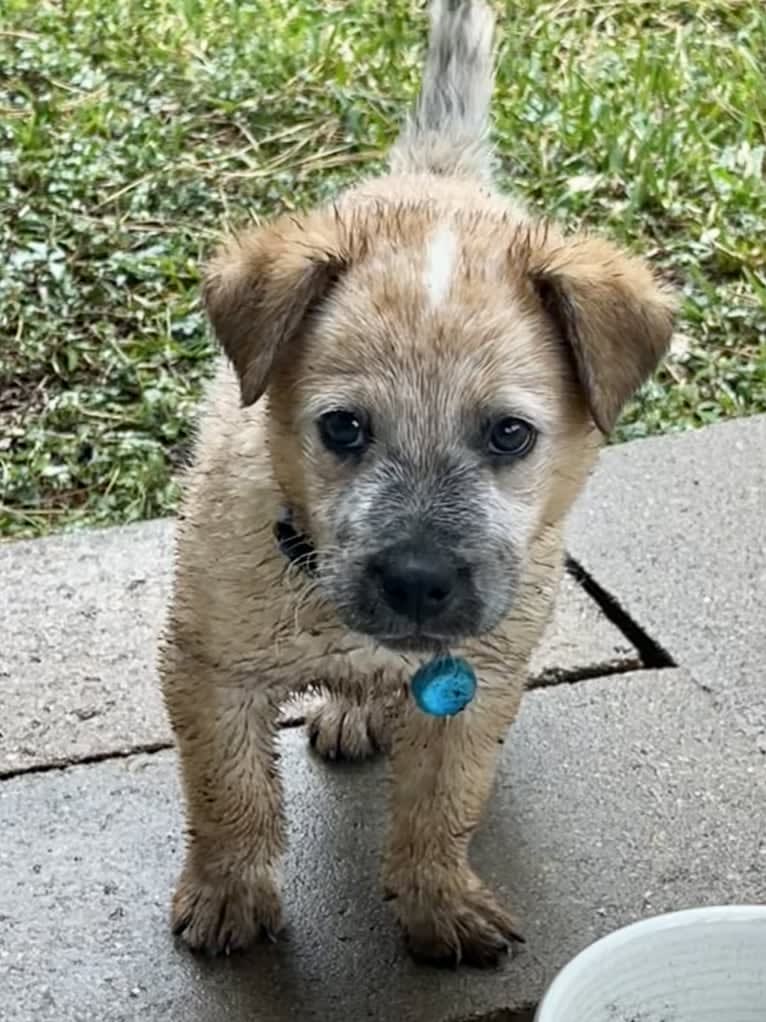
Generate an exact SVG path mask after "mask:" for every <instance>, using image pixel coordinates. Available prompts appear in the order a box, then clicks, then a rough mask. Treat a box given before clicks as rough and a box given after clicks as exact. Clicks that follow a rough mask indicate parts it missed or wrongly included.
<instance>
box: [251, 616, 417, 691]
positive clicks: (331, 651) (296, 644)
mask: <svg viewBox="0 0 766 1022" xmlns="http://www.w3.org/2000/svg"><path fill="white" fill-rule="evenodd" d="M262 655H263V654H262ZM265 659H266V660H267V663H266V664H264V665H263V667H265V669H266V670H265V673H266V674H267V676H268V678H269V681H270V682H271V683H272V684H274V685H275V686H277V687H278V688H280V689H281V690H283V691H291V690H296V689H304V688H306V687H310V686H312V685H323V686H325V687H327V688H330V689H333V690H335V691H338V692H351V691H354V690H359V689H360V688H362V689H364V690H365V691H368V692H369V691H371V690H375V691H379V692H381V693H385V692H386V691H392V690H394V689H396V688H399V687H401V686H402V685H403V684H405V683H406V682H407V681H408V680H409V678H410V677H411V676H412V673H413V671H414V670H415V669H416V668H417V663H416V662H415V660H414V659H411V658H408V657H404V656H400V655H398V654H396V653H393V652H389V651H387V650H385V649H383V648H381V647H379V646H375V645H373V644H372V643H371V642H369V641H368V640H366V639H365V638H364V637H362V636H358V635H354V634H353V633H351V632H349V631H347V630H344V629H343V628H341V627H339V626H337V625H328V624H327V622H321V621H316V622H313V623H311V624H307V625H304V626H303V627H294V628H286V627H284V626H283V627H279V628H277V629H275V631H274V633H273V635H272V642H271V643H270V644H269V651H268V653H267V654H266V657H265Z"/></svg>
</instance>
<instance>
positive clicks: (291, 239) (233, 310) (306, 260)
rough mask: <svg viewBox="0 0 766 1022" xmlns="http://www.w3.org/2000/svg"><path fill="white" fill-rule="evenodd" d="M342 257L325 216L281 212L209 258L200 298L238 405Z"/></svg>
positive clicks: (265, 374) (265, 375)
mask: <svg viewBox="0 0 766 1022" xmlns="http://www.w3.org/2000/svg"><path fill="white" fill-rule="evenodd" d="M346 263H347V256H346V254H344V252H343V251H342V246H341V242H340V237H339V230H338V228H337V224H336V223H335V222H334V221H333V219H332V218H331V217H327V218H323V219H319V218H318V217H313V218H310V219H307V220H305V221H298V220H293V219H290V218H287V217H284V218H282V219H281V220H277V221H275V222H274V223H273V224H271V225H269V226H266V227H263V228H259V229H255V230H252V231H249V232H246V233H244V234H242V235H239V236H238V237H236V238H234V239H232V240H231V241H230V242H229V243H228V244H226V245H224V247H223V248H222V249H221V251H220V252H219V253H218V254H217V255H216V256H215V258H214V259H213V260H212V262H211V263H210V265H209V267H208V270H207V272H206V274H205V278H204V282H203V299H204V303H205V307H206V309H207V313H208V316H209V318H210V321H211V323H212V325H213V329H214V330H215V333H216V336H217V337H218V340H219V342H220V344H221V347H222V348H223V350H224V351H225V352H226V354H227V355H228V357H229V359H230V360H231V362H232V364H233V366H234V369H235V370H236V373H237V375H238V377H239V382H240V389H241V392H242V403H243V404H244V405H251V404H253V403H254V402H256V401H257V400H258V398H259V397H261V395H262V394H263V392H264V391H265V389H266V386H267V384H268V380H269V376H270V374H271V371H272V369H273V368H274V365H275V364H276V362H277V361H278V359H279V358H280V357H281V356H282V355H283V354H284V351H285V349H286V348H289V346H290V344H291V342H293V341H294V340H295V339H296V337H297V335H298V334H299V333H300V330H301V328H302V327H303V326H304V324H305V322H306V320H307V318H308V316H309V315H310V314H311V312H312V310H313V309H314V308H315V306H316V305H317V304H318V303H319V302H320V301H321V300H322V299H323V298H325V297H326V296H327V295H328V293H329V291H330V290H331V288H332V286H333V284H334V283H335V282H336V281H337V279H338V277H339V276H340V275H341V273H342V272H343V270H344V269H345V266H346Z"/></svg>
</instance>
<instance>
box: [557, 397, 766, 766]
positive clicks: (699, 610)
mask: <svg viewBox="0 0 766 1022" xmlns="http://www.w3.org/2000/svg"><path fill="white" fill-rule="evenodd" d="M570 550H571V552H572V554H573V555H574V556H575V558H576V559H577V560H578V561H580V563H581V564H582V565H583V566H584V567H585V569H586V570H587V571H588V572H589V573H590V574H591V575H593V576H594V577H595V579H596V581H597V582H598V583H599V584H600V585H601V586H603V587H604V588H605V589H607V590H608V591H609V592H610V593H612V594H613V595H614V596H616V597H617V599H618V601H619V603H620V605H621V606H622V607H623V608H624V609H625V610H626V611H627V612H628V614H629V615H630V616H631V617H632V618H634V620H635V621H637V622H638V623H639V624H640V625H641V626H642V627H643V628H644V629H645V630H646V631H647V632H648V633H649V634H650V635H651V637H652V638H653V639H655V640H656V641H657V642H659V643H660V644H661V645H662V646H664V647H665V649H667V651H668V652H669V653H670V654H671V656H672V657H673V658H674V660H675V661H676V663H679V664H681V665H684V666H687V667H689V669H690V670H691V671H692V672H693V673H694V675H695V676H696V677H697V678H698V680H699V681H700V682H701V683H702V684H704V685H707V686H708V687H709V688H710V689H711V690H712V691H714V692H715V693H716V694H717V695H718V697H719V699H721V700H722V701H723V702H725V703H726V704H727V705H728V706H730V707H731V708H732V709H734V711H735V714H736V719H737V720H738V722H739V726H740V727H742V728H743V729H744V730H745V731H746V732H747V733H749V734H751V735H754V736H758V738H759V740H760V742H761V744H762V748H764V750H766V713H765V712H764V705H763V692H764V683H763V671H764V664H766V415H761V416H756V417H753V418H749V419H739V420H737V421H733V422H727V423H723V424H721V425H716V426H711V427H709V428H707V429H704V430H699V431H696V432H689V433H684V434H680V435H677V436H670V437H663V438H659V439H652V440H643V441H640V442H638V443H634V444H628V445H625V446H624V447H614V448H611V449H609V450H607V451H606V452H604V455H603V458H602V463H601V466H600V468H599V470H598V471H597V473H596V475H595V476H594V478H593V480H592V481H591V485H590V487H589V489H588V493H587V499H586V500H585V501H583V503H582V505H581V506H580V507H579V508H578V510H577V512H576V514H575V516H574V518H573V520H572V529H571V539H570Z"/></svg>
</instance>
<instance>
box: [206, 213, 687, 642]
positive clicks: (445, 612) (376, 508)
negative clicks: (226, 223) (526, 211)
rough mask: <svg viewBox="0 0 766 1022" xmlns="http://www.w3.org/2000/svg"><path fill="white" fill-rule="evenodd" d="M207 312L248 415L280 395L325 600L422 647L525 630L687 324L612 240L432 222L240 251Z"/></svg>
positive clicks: (290, 230)
mask: <svg viewBox="0 0 766 1022" xmlns="http://www.w3.org/2000/svg"><path fill="white" fill-rule="evenodd" d="M205 297H206V303H207V307H208V310H209V314H210V317H211V320H212V322H213V325H214V328H215V330H216V332H217V335H218V337H219V339H220V341H221V343H222V345H223V348H224V350H225V351H226V353H227V354H228V356H229V358H230V359H231V361H232V363H233V365H234V367H235V369H236V372H237V374H238V376H239V379H240V383H241V389H242V399H243V402H244V403H245V404H251V403H252V402H255V401H257V400H258V399H259V398H260V397H261V396H262V395H263V394H264V392H265V391H266V390H267V389H268V398H267V399H268V401H269V431H270V432H269V443H270V447H271V458H272V464H273V469H274V473H275V476H276V478H277V480H278V483H279V485H280V487H281V489H282V492H283V494H284V499H285V502H286V503H287V504H288V505H289V506H290V507H291V509H292V510H293V512H294V513H295V514H296V515H297V517H298V520H299V521H300V522H301V525H302V526H303V527H304V528H305V530H306V531H307V532H308V534H309V538H310V539H311V541H312V542H313V544H314V546H315V548H316V551H317V561H318V566H319V577H320V580H321V586H322V589H323V592H324V594H325V596H326V597H327V598H328V599H330V600H331V601H332V602H333V603H334V605H335V607H336V609H337V612H338V614H339V615H340V617H341V618H342V619H343V620H344V622H345V623H346V624H347V625H348V626H349V627H350V628H351V629H353V630H356V631H361V632H364V633H366V634H368V635H370V636H371V637H373V638H374V639H376V640H378V641H380V642H382V643H385V644H387V645H389V646H391V647H393V648H398V649H405V648H417V649H422V650H428V649H432V648H441V647H443V646H446V645H448V644H451V643H454V642H456V641H459V640H460V639H464V638H467V637H469V636H472V635H478V634H481V633H482V632H485V631H488V630H490V629H492V628H493V627H494V626H495V625H496V624H497V623H498V621H499V620H500V619H501V618H502V617H504V616H505V615H506V614H507V613H508V612H509V610H510V608H511V606H512V604H513V600H514V594H515V592H516V590H517V586H518V580H519V577H520V574H521V573H522V571H523V570H524V565H525V563H526V562H527V561H528V559H529V558H530V557H532V556H534V550H535V541H536V540H537V539H538V537H540V536H541V534H543V533H544V532H545V530H546V529H549V528H556V527H557V526H558V525H559V523H560V520H561V518H562V516H563V515H564V514H565V512H566V510H567V509H568V507H569V506H570V504H571V503H572V501H573V499H574V497H575V495H576V494H577V492H578V490H579V488H580V487H581V485H582V483H583V481H584V479H585V477H586V475H587V472H588V470H589V468H590V466H591V463H592V460H593V457H594V455H595V451H596V449H597V447H598V442H599V439H600V436H601V434H602V433H603V432H607V431H608V430H609V429H611V427H612V426H613V424H614V422H615V419H616V417H617V415H618V414H619V411H620V409H621V407H622V405H623V403H624V402H625V401H626V399H627V398H628V397H629V396H630V395H631V394H632V393H633V392H634V391H635V390H636V388H637V387H638V386H639V384H640V383H641V382H642V381H643V380H644V378H645V377H646V376H647V375H648V374H649V373H650V372H651V371H652V370H653V369H654V367H655V366H656V364H657V362H658V361H659V359H660V358H661V356H662V354H663V353H664V351H665V348H666V346H667V344H668V341H669V339H670V334H671V325H672V314H673V306H674V300H673V296H672V294H671V293H670V292H668V291H667V290H665V289H664V288H663V287H662V286H661V285H660V284H658V282H657V281H656V280H655V279H654V278H653V276H652V274H651V272H650V271H649V269H648V268H647V267H646V266H645V265H644V264H643V263H642V262H640V261H638V260H636V259H633V258H630V257H628V256H626V255H624V254H623V253H621V252H620V251H619V250H617V249H616V248H614V247H613V246H611V245H609V244H607V243H605V242H603V241H598V240H593V239H589V238H575V239H574V240H570V241H565V240H563V239H562V238H560V237H558V236H555V235H554V234H553V233H552V232H548V231H547V230H544V229H542V228H541V227H536V226H529V225H528V224H516V225H514V224H513V223H512V222H510V221H509V219H508V218H503V217H498V216H497V215H490V214H484V213H481V212H478V213H475V214H473V215H470V214H467V213H462V214H461V213H459V212H454V211H453V212H452V213H450V215H449V216H445V215H444V214H441V215H439V211H438V209H437V208H436V207H434V206H429V205H427V204H424V205H422V206H420V205H413V206H399V207H392V206H390V205H385V204H383V205H380V206H377V207H373V206H368V207H365V208H361V209H359V208H358V209H356V210H355V211H351V212H349V213H345V214H344V213H339V212H337V211H330V212H320V213H317V214H312V215H310V216H308V217H306V218H305V219H303V220H300V221H293V220H289V219H285V220H282V221H279V222H277V223H275V224H273V225H271V226H269V227H266V228H264V229H262V230H258V231H255V232H253V233H250V234H248V235H245V236H244V237H242V238H240V239H239V240H237V241H235V242H234V243H232V244H231V245H229V246H228V247H226V248H225V249H224V250H223V252H222V253H221V254H220V255H219V256H218V257H217V259H216V260H215V261H214V262H213V264H212V266H211V268H210V270H209V273H208V276H207V279H206V284H205Z"/></svg>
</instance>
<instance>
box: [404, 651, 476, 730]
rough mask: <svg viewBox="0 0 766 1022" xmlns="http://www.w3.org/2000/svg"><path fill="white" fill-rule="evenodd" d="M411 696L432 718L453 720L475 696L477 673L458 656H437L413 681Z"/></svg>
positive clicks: (418, 671) (425, 665) (424, 666)
mask: <svg viewBox="0 0 766 1022" xmlns="http://www.w3.org/2000/svg"><path fill="white" fill-rule="evenodd" d="M410 688H411V690H412V697H413V699H414V700H415V702H416V703H417V705H418V706H419V707H420V709H421V710H423V712H424V713H430V714H431V716H433V717H454V716H455V714H456V713H460V711H461V710H464V709H465V708H466V706H467V705H468V704H469V703H470V701H471V700H472V699H473V697H474V695H475V694H476V674H475V672H474V670H473V668H472V667H471V665H470V664H468V663H466V661H465V660H461V659H459V658H457V657H438V658H437V659H436V660H431V661H430V663H427V664H424V665H423V666H422V667H420V668H419V669H418V670H417V671H416V672H415V674H414V675H413V678H412V681H411V682H410Z"/></svg>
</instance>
